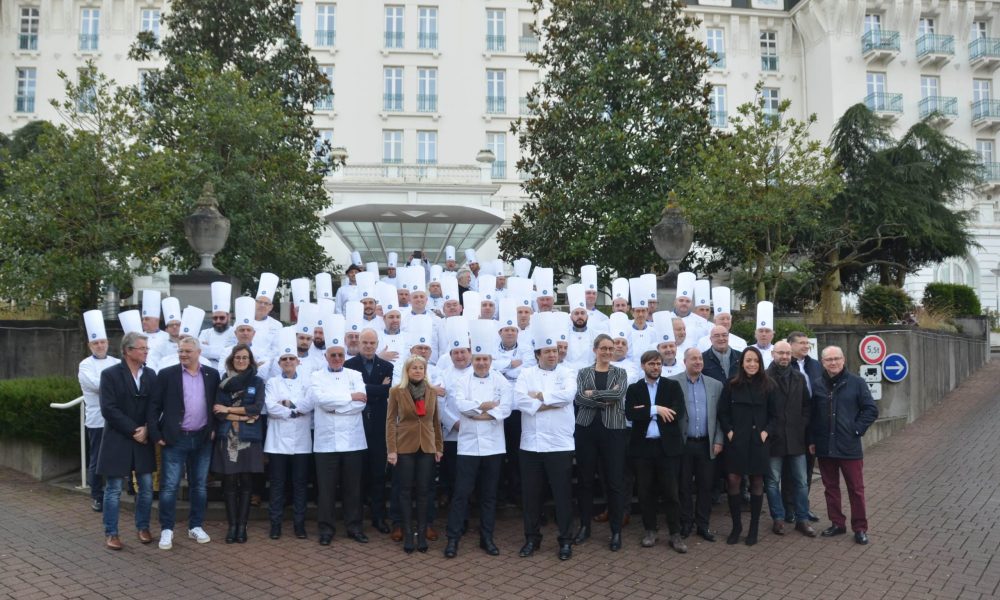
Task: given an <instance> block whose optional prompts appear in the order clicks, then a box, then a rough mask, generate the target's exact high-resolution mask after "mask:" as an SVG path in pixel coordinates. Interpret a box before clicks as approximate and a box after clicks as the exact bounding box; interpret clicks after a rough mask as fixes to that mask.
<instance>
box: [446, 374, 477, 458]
mask: <svg viewBox="0 0 1000 600" xmlns="http://www.w3.org/2000/svg"><path fill="white" fill-rule="evenodd" d="M471 372H472V365H471V364H470V365H469V366H468V367H465V368H464V369H456V368H455V367H454V366H449V367H448V368H446V369H440V374H441V380H442V383H444V391H445V396H444V400H443V401H441V400H438V415H439V416H440V417H441V429H442V431H444V441H446V442H457V441H458V432H457V431H455V423H458V422H459V420H461V418H462V416H461V413H460V412H459V410H458V406H457V405H456V404H455V392H456V391H457V390H458V387H459V385H461V381H462V379H463V378H464V377H465V376H466V375H468V374H469V373H471ZM459 427H461V425H459Z"/></svg>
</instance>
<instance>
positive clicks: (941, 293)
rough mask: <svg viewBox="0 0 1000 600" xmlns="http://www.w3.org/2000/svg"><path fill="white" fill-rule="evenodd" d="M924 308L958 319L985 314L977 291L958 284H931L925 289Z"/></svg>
mask: <svg viewBox="0 0 1000 600" xmlns="http://www.w3.org/2000/svg"><path fill="white" fill-rule="evenodd" d="M923 304H924V308H926V309H928V310H933V311H937V312H947V313H951V314H953V315H955V316H958V317H966V316H979V315H981V314H982V312H983V308H982V306H981V305H980V304H979V297H978V296H976V290H974V289H972V288H971V287H969V286H967V285H961V284H958V283H930V284H927V287H926V288H924V300H923Z"/></svg>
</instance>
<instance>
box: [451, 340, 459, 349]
mask: <svg viewBox="0 0 1000 600" xmlns="http://www.w3.org/2000/svg"><path fill="white" fill-rule="evenodd" d="M452 345H453V346H455V347H456V348H458V340H455V343H454V344H452Z"/></svg>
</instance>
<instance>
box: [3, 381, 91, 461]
mask: <svg viewBox="0 0 1000 600" xmlns="http://www.w3.org/2000/svg"><path fill="white" fill-rule="evenodd" d="M79 395H80V384H79V383H78V382H77V380H76V379H73V378H72V377H38V378H25V379H9V380H6V381H0V438H4V439H16V440H25V441H30V442H36V443H38V444H41V445H42V446H45V447H46V448H49V449H50V450H53V451H55V452H58V453H60V454H73V453H75V452H77V451H78V449H79V447H80V412H79V409H78V408H74V409H68V410H57V409H55V408H50V407H49V404H50V403H53V402H55V403H63V402H69V401H70V400H72V399H73V398H76V397H78V396H79Z"/></svg>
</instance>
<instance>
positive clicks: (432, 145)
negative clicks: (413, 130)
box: [417, 131, 438, 165]
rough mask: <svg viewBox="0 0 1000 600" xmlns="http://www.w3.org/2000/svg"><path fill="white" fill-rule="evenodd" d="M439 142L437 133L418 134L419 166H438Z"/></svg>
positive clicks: (424, 132) (422, 132)
mask: <svg viewBox="0 0 1000 600" xmlns="http://www.w3.org/2000/svg"><path fill="white" fill-rule="evenodd" d="M437 142H438V134H437V132H436V131H418V132H417V164H420V165H436V164H437Z"/></svg>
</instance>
